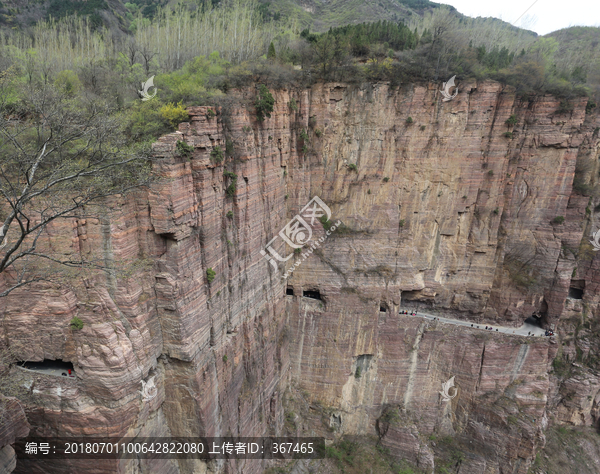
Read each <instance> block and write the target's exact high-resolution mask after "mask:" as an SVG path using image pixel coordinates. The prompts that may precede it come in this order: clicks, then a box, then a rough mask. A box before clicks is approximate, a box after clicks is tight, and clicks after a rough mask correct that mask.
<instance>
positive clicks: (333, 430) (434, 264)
mask: <svg viewBox="0 0 600 474" xmlns="http://www.w3.org/2000/svg"><path fill="white" fill-rule="evenodd" d="M438 88H439V87H438V86H437V85H433V84H431V85H406V86H403V87H401V88H399V89H391V88H390V87H389V85H387V84H369V85H365V86H360V87H359V86H349V85H345V84H318V85H315V86H313V87H312V88H309V89H302V90H280V91H276V92H274V96H275V99H276V105H275V110H274V112H273V113H272V116H271V118H267V119H266V120H265V121H264V122H263V123H260V122H257V121H256V116H255V111H254V110H253V107H252V106H250V105H247V106H244V105H243V104H248V103H252V101H253V99H254V96H255V91H254V90H243V91H238V92H236V95H237V99H236V101H235V102H234V103H235V104H236V105H233V106H229V107H223V108H221V109H219V110H217V116H216V117H211V114H209V113H208V109H207V108H205V107H195V108H191V110H190V115H191V120H190V122H189V123H184V124H181V125H180V129H179V130H180V131H179V132H177V133H175V134H171V135H168V136H165V137H163V138H161V139H160V140H159V142H158V143H157V144H156V145H155V154H156V156H157V158H159V161H158V163H157V165H156V169H157V171H158V174H159V175H160V177H161V179H160V181H158V182H157V183H156V184H155V185H154V186H153V187H152V189H150V190H149V191H148V192H140V193H138V195H136V196H133V197H129V198H127V199H123V200H121V201H114V202H111V203H110V205H109V206H108V207H109V208H110V209H111V212H109V213H107V214H106V215H104V216H103V217H102V218H99V219H91V218H85V219H84V218H81V219H74V220H73V221H70V222H63V223H61V224H60V225H59V224H56V225H55V226H53V227H52V228H51V229H49V236H48V244H49V245H55V246H60V248H61V249H64V253H65V254H68V253H70V252H82V253H83V254H84V255H88V256H91V255H94V256H97V257H99V258H102V259H103V261H104V262H105V263H106V265H108V266H113V267H115V268H117V269H118V271H117V272H115V273H114V274H113V275H112V276H110V277H106V276H105V275H104V274H100V273H94V272H92V271H88V270H86V271H85V274H81V275H74V276H73V278H72V279H71V280H69V282H68V284H64V285H62V286H60V287H59V286H51V285H46V286H42V285H40V286H36V287H33V288H28V289H27V290H23V291H18V292H15V293H13V294H12V295H11V296H10V297H9V298H6V299H4V300H3V301H0V305H2V307H1V308H0V310H1V311H2V314H3V320H2V340H4V341H8V343H9V344H10V345H11V346H12V347H13V352H16V353H17V354H16V355H17V357H18V359H19V360H28V361H41V360H44V359H61V360H63V361H71V362H73V364H74V367H75V373H76V375H77V378H76V380H62V379H60V378H56V377H51V376H45V375H38V374H36V375H32V374H31V373H25V372H23V371H22V370H21V369H19V368H17V367H13V368H12V369H11V374H12V375H11V377H23V378H25V379H26V380H25V381H24V382H23V383H22V384H23V385H25V386H27V387H28V389H29V397H28V398H27V401H26V402H25V412H26V415H27V420H28V422H29V423H30V425H31V432H30V435H41V436H94V435H95V436H134V435H146V436H150V435H152V436H169V435H173V436H198V435H205V436H215V435H227V434H232V435H244V436H262V435H275V434H280V433H283V432H284V431H285V430H290V429H293V430H296V432H298V433H300V434H319V435H324V436H327V437H328V438H329V439H333V438H335V437H337V436H339V435H340V434H355V435H368V434H369V435H375V436H379V437H381V439H382V442H383V444H384V445H385V446H387V447H388V448H389V450H390V452H391V453H392V454H393V455H396V456H399V457H403V458H405V459H407V460H409V461H411V462H412V463H413V464H414V465H416V466H418V467H419V468H422V469H424V470H426V471H431V470H432V469H433V468H434V466H435V465H438V466H441V465H442V464H441V463H442V462H447V463H453V462H454V464H455V465H457V464H460V472H461V473H463V472H464V473H477V472H489V473H492V472H498V473H500V472H502V473H504V472H511V473H512V472H514V473H517V472H518V473H525V472H527V470H528V468H529V467H530V466H531V465H532V463H533V462H534V460H535V455H536V451H537V450H539V449H540V448H542V447H543V446H544V443H545V435H544V432H545V430H546V429H547V427H548V425H549V424H560V423H570V424H580V425H587V426H591V425H595V424H596V423H597V416H598V413H597V410H598V409H597V406H598V403H599V402H600V392H599V391H600V383H598V375H597V372H596V368H595V366H594V364H593V363H592V362H593V361H591V359H590V358H591V357H592V356H593V354H594V351H595V349H596V345H595V344H597V332H596V329H595V328H596V327H597V325H596V324H595V322H594V321H596V320H597V316H596V311H597V304H598V301H597V296H596V293H595V287H596V285H597V283H596V282H597V281H598V279H599V277H598V275H599V273H598V271H597V270H596V266H597V265H598V259H597V258H595V256H596V254H595V253H594V252H593V251H592V250H591V249H590V248H589V245H587V246H586V244H585V242H587V240H588V239H589V235H590V233H591V232H593V231H595V230H596V229H595V227H594V225H595V216H596V214H595V206H596V205H597V204H599V202H594V199H596V198H594V197H593V196H592V197H591V198H590V196H589V194H590V193H592V191H593V189H592V187H590V183H591V184H592V185H595V179H596V178H595V177H596V176H597V174H598V170H597V166H598V165H597V161H598V160H597V158H598V131H597V129H596V127H597V126H598V122H597V119H596V117H595V116H593V115H586V114H585V106H586V99H577V100H575V101H574V102H573V110H572V111H569V112H568V113H562V114H560V113H556V112H557V109H558V108H559V100H557V99H556V98H554V97H551V96H544V97H538V98H536V99H531V101H522V100H518V99H517V98H516V97H515V96H514V94H512V93H511V91H509V90H504V89H503V87H502V86H501V85H500V84H497V83H493V82H481V83H474V82H473V83H467V84H461V85H460V93H459V94H458V96H457V97H456V98H455V99H454V100H452V101H450V102H441V100H440V97H439V92H438V90H437V89H438ZM292 98H294V99H295V101H296V103H297V104H298V110H295V107H293V106H290V105H289V104H290V101H291V99H292ZM511 115H515V116H516V117H517V119H518V122H517V124H516V125H514V126H509V125H506V124H505V122H506V120H507V119H508V118H509V117H510V116H511ZM409 117H410V118H411V120H408V118H409ZM506 132H510V133H506ZM178 140H183V141H185V142H186V143H187V144H188V145H191V146H193V152H192V153H191V155H190V156H189V157H186V156H184V155H185V154H183V155H182V154H181V153H177V151H176V150H177V147H176V142H177V141H178ZM217 146H219V147H220V149H221V150H222V151H223V152H225V157H224V160H223V162H219V161H220V156H219V153H218V152H217V151H215V147H217ZM211 152H212V156H211ZM349 165H356V169H353V168H354V166H349ZM224 171H227V172H228V173H229V174H228V175H224ZM231 173H233V174H231ZM574 180H575V184H576V188H577V189H575V190H574V189H573V183H574ZM232 186H233V187H232ZM228 190H229V192H228ZM590 190H591V191H590ZM586 194H587V195H586ZM592 194H593V193H592ZM314 196H318V197H320V199H322V200H323V202H325V203H326V204H327V206H329V208H330V209H331V212H332V217H331V220H332V221H333V222H336V221H337V220H340V221H341V222H342V223H343V225H342V226H339V227H338V228H337V229H336V230H335V231H331V232H330V235H327V234H326V232H325V229H324V228H323V227H322V226H321V224H316V225H315V226H314V228H313V241H316V240H317V239H319V238H322V245H320V246H319V248H316V249H315V250H313V251H311V252H310V253H308V252H307V250H306V249H307V248H308V247H305V249H304V250H303V251H302V252H304V255H309V256H308V258H306V259H305V258H304V256H303V255H302V254H292V257H291V258H290V259H289V260H288V261H287V262H286V263H285V264H280V265H279V268H278V269H277V270H274V269H273V268H272V267H271V265H270V264H269V262H268V261H267V260H266V259H265V258H263V256H262V255H261V250H263V249H264V247H265V245H266V244H267V242H269V241H271V239H273V238H274V237H276V236H277V235H278V233H279V231H280V230H281V229H282V228H283V227H284V226H285V225H286V223H287V222H288V220H289V219H291V218H293V217H294V216H295V215H296V214H297V213H298V212H299V211H300V210H301V209H302V208H303V207H304V206H305V205H306V204H307V203H308V202H309V201H310V200H311V198H313V197H314ZM599 210H600V208H599ZM559 217H563V218H564V219H560V218H559ZM557 218H558V219H557ZM325 237H327V238H325ZM582 242H583V243H584V244H582ZM274 247H275V249H276V250H277V251H278V252H279V254H280V255H282V256H283V255H287V254H288V253H291V249H290V248H289V247H287V249H286V247H285V244H284V243H283V240H281V239H279V240H277V241H276V243H275V245H274ZM294 262H299V263H300V265H298V266H297V267H295V271H294V272H293V275H292V276H291V277H290V278H288V279H287V281H286V280H283V279H282V275H283V273H284V270H285V269H286V268H285V266H287V269H289V268H291V267H292V265H294ZM207 269H212V270H214V272H215V275H216V276H215V278H214V280H212V281H209V278H208V275H207ZM572 286H573V287H575V288H577V289H578V290H582V299H573V298H567V295H568V292H569V288H570V287H572ZM305 291H307V292H309V293H307V294H306V295H307V296H312V297H304V296H303V295H304V292H305ZM286 293H287V295H286ZM290 293H293V295H292V294H290ZM578 295H579V294H578ZM314 297H320V300H319V299H315V298H314ZM402 308H428V310H429V311H439V312H440V314H442V313H443V314H444V315H446V316H451V317H456V318H461V319H468V320H470V321H472V322H474V324H477V323H483V324H484V325H485V324H488V323H494V324H502V325H507V326H515V327H518V326H520V325H521V324H522V323H523V321H524V320H525V319H526V318H527V317H529V316H531V314H532V313H533V312H539V313H540V314H541V316H542V320H543V322H544V324H546V325H554V326H555V327H556V328H557V330H558V337H557V338H527V337H522V336H510V335H500V334H493V333H489V332H483V331H482V330H478V329H476V328H473V329H466V330H465V329H464V328H459V327H455V326H448V325H443V324H438V323H435V322H431V321H430V322H425V321H422V320H419V319H417V318H408V317H406V316H403V315H401V314H398V312H399V310H400V309H402ZM75 315H76V316H78V317H79V318H81V319H82V320H83V322H84V328H83V329H81V330H80V331H77V330H71V329H69V328H68V325H69V321H70V320H71V318H72V317H73V316H75ZM563 324H565V325H566V326H564V327H563ZM586 325H587V326H586ZM571 327H573V328H575V329H573V331H571V330H570V329H569V328H571ZM575 330H577V337H575V336H573V338H572V343H571V345H567V342H569V340H568V338H569V337H570V336H569V333H570V332H575ZM586 341H587V346H586V345H585V344H586ZM586 347H587V352H586V349H585V348H586ZM582 348H583V349H582ZM579 351H581V353H580V352H579ZM557 354H559V359H558V360H561V361H564V364H565V366H567V365H568V367H569V370H563V371H558V370H557V368H556V366H557V364H556V363H554V365H553V360H554V359H555V357H556V355H557ZM569 354H571V355H569ZM575 359H577V360H575ZM572 362H575V363H576V364H578V366H573V365H572ZM152 376H156V381H157V385H158V387H159V390H158V396H157V397H156V398H154V399H153V400H151V401H150V402H148V403H144V402H143V401H142V400H141V398H140V394H139V390H140V389H141V381H142V380H148V378H149V377H152ZM452 376H455V382H456V386H457V390H458V395H457V396H456V397H454V398H453V399H452V400H451V401H450V402H444V401H442V399H441V396H440V394H439V391H440V390H441V388H442V385H441V384H442V383H443V382H445V381H446V380H448V379H449V378H450V377H452ZM298 394H301V396H302V398H304V399H305V400H306V403H307V406H309V407H311V408H310V409H309V410H307V411H306V413H303V414H302V415H301V418H302V419H298V420H296V422H294V425H293V427H292V428H290V426H289V423H287V424H286V419H287V418H289V417H288V416H287V415H289V412H288V413H286V409H287V410H288V411H289V408H286V406H287V404H288V403H289V400H290V399H292V398H296V399H297V398H298ZM298 416H300V415H298ZM23 434H24V433H20V434H18V436H23ZM448 436H450V437H451V438H449V439H451V440H452V443H450V444H451V445H452V446H451V447H452V449H453V450H455V451H456V452H459V453H462V454H461V457H460V456H459V457H457V458H456V459H454V460H452V459H449V460H446V458H444V457H443V455H444V452H442V451H443V450H444V449H445V448H444V446H445V445H444V443H441V442H437V443H436V441H435V440H436V439H438V437H445V438H444V439H448ZM11 441H12V437H10V436H9V437H7V438H6V440H5V441H4V443H3V444H4V445H6V444H7V443H10V442H11ZM446 444H448V443H446ZM443 448H444V449H443ZM446 451H447V450H446ZM71 463H72V464H71V465H70V467H69V466H66V465H65V462H64V461H61V462H60V463H52V462H49V461H47V462H46V463H44V464H39V463H38V464H37V465H33V464H32V463H29V464H28V463H25V462H18V464H17V468H16V471H15V472H28V473H30V472H59V471H60V472H64V470H65V468H67V469H71V471H70V472H98V473H100V472H106V473H109V472H141V471H143V470H144V469H146V468H148V469H150V471H144V472H174V473H175V472H182V473H183V472H206V471H207V469H208V470H210V471H211V472H243V473H245V474H246V473H253V472H257V473H258V472H262V471H263V470H264V468H265V467H266V466H265V465H264V464H262V463H261V462H258V461H239V462H237V463H232V464H227V465H226V464H224V463H222V462H220V463H211V464H210V465H205V464H204V463H202V462H200V461H197V462H195V463H194V462H192V461H180V462H179V463H178V462H174V461H165V462H164V464H163V465H161V466H157V465H152V466H150V467H147V466H145V465H144V462H143V461H134V460H131V461H127V462H125V463H123V464H121V465H119V466H117V465H116V464H114V463H111V462H104V461H103V462H102V463H98V462H94V464H93V466H91V465H89V461H87V464H86V462H84V461H77V462H76V461H71ZM436 463H437V464H436Z"/></svg>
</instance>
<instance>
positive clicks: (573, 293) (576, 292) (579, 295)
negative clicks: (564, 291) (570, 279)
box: [569, 287, 583, 300]
mask: <svg viewBox="0 0 600 474" xmlns="http://www.w3.org/2000/svg"><path fill="white" fill-rule="evenodd" d="M569 298H573V299H574V300H582V299H583V290H582V289H579V288H573V287H571V288H569Z"/></svg>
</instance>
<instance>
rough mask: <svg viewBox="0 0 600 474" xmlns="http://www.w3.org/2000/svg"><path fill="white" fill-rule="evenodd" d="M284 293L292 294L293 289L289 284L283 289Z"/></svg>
mask: <svg viewBox="0 0 600 474" xmlns="http://www.w3.org/2000/svg"><path fill="white" fill-rule="evenodd" d="M285 294H286V295H288V296H294V289H293V288H292V287H291V286H288V287H287V288H286V290H285Z"/></svg>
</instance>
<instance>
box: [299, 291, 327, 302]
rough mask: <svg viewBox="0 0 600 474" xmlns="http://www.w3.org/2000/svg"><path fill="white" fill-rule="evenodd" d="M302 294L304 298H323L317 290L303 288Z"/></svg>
mask: <svg viewBox="0 0 600 474" xmlns="http://www.w3.org/2000/svg"><path fill="white" fill-rule="evenodd" d="M302 296H304V297H305V298H312V299H314V300H321V301H322V300H323V298H321V292H320V291H319V290H304V291H303V292H302Z"/></svg>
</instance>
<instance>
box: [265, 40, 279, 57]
mask: <svg viewBox="0 0 600 474" xmlns="http://www.w3.org/2000/svg"><path fill="white" fill-rule="evenodd" d="M267 59H268V60H269V61H275V59H277V53H276V52H275V45H274V44H273V42H272V41H271V44H270V45H269V52H268V53H267Z"/></svg>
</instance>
